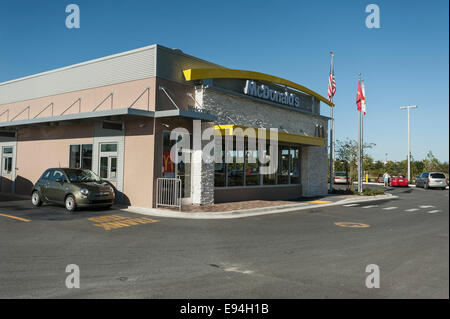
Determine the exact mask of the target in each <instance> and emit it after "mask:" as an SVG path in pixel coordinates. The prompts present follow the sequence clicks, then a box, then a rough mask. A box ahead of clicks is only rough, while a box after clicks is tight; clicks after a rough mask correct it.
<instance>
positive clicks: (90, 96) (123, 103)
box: [0, 78, 156, 122]
mask: <svg viewBox="0 0 450 319" xmlns="http://www.w3.org/2000/svg"><path fill="white" fill-rule="evenodd" d="M147 87H150V96H148V94H147V92H146V93H144V91H145V89H146V88H147ZM155 90H156V79H155V78H148V79H143V80H137V81H131V82H124V83H120V84H114V85H107V86H102V87H97V88H92V89H86V90H80V91H74V92H69V93H63V94H58V95H51V96H45V97H40V98H36V99H32V100H24V101H19V102H15V103H8V104H1V105H0V114H2V115H1V117H0V122H6V121H7V120H8V113H7V112H6V113H4V112H5V111H7V110H8V109H9V120H11V119H12V118H14V117H15V116H16V115H17V114H19V113H20V112H21V111H22V110H24V109H25V108H26V107H27V106H30V118H34V117H35V116H38V118H42V117H49V116H52V107H51V106H50V107H48V108H47V109H46V110H45V111H44V112H42V113H41V114H39V113H40V112H41V111H42V110H44V109H45V107H46V106H48V105H50V103H52V102H53V115H54V116H58V115H60V114H61V113H62V112H64V111H65V110H66V109H67V108H68V107H69V106H71V105H72V104H73V103H74V102H76V101H77V99H78V98H81V112H92V111H93V110H94V108H96V107H97V106H98V105H99V104H100V103H101V102H102V101H103V100H105V99H106V100H105V101H104V102H103V104H101V106H99V108H98V109H97V111H102V110H109V109H111V107H112V108H113V109H122V108H128V107H130V106H131V105H132V104H133V102H135V101H136V100H137V101H136V103H135V104H134V105H133V108H136V109H144V110H147V108H148V109H149V110H154V109H155ZM111 92H113V93H114V94H113V98H112V99H111V97H108V95H109V94H111ZM142 93H144V94H143V95H142V96H141V97H140V98H139V96H140V95H141V94H142ZM138 98H139V99H138ZM79 112H80V106H79V102H76V103H75V104H74V105H73V106H72V107H71V108H70V109H69V110H67V111H66V112H65V113H64V114H75V113H79ZM26 119H28V111H25V112H23V113H22V114H20V115H19V116H18V117H17V118H15V119H14V120H26Z"/></svg>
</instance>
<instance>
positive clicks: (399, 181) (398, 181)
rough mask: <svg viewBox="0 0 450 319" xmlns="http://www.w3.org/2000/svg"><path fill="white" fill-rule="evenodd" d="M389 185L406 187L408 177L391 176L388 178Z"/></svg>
mask: <svg viewBox="0 0 450 319" xmlns="http://www.w3.org/2000/svg"><path fill="white" fill-rule="evenodd" d="M389 186H402V187H408V179H407V178H404V177H403V176H400V177H397V176H394V177H391V178H390V180H389Z"/></svg>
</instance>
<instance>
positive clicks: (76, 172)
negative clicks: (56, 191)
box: [64, 169, 100, 183]
mask: <svg viewBox="0 0 450 319" xmlns="http://www.w3.org/2000/svg"><path fill="white" fill-rule="evenodd" d="M64 171H65V172H66V174H67V177H69V181H70V182H71V183H80V182H99V181H100V178H99V177H98V176H97V175H95V174H94V173H93V172H92V171H90V170H88V169H66V170H64Z"/></svg>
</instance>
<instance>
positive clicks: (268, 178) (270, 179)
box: [261, 144, 280, 185]
mask: <svg viewBox="0 0 450 319" xmlns="http://www.w3.org/2000/svg"><path fill="white" fill-rule="evenodd" d="M276 151H277V152H278V150H276ZM270 152H271V147H270V144H267V145H266V149H265V150H264V151H263V155H264V157H265V158H266V161H267V163H265V164H262V165H261V166H270ZM277 166H278V169H279V168H280V166H279V165H277ZM276 183H277V173H276V172H274V173H272V174H264V175H263V184H264V185H275V184H276Z"/></svg>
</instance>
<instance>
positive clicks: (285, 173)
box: [278, 146, 291, 184]
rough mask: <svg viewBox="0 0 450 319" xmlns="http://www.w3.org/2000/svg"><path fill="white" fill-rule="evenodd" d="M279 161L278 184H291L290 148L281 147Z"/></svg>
mask: <svg viewBox="0 0 450 319" xmlns="http://www.w3.org/2000/svg"><path fill="white" fill-rule="evenodd" d="M278 160H279V165H278V184H289V167H290V162H291V161H290V153H289V147H288V146H280V148H279V154H278Z"/></svg>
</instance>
